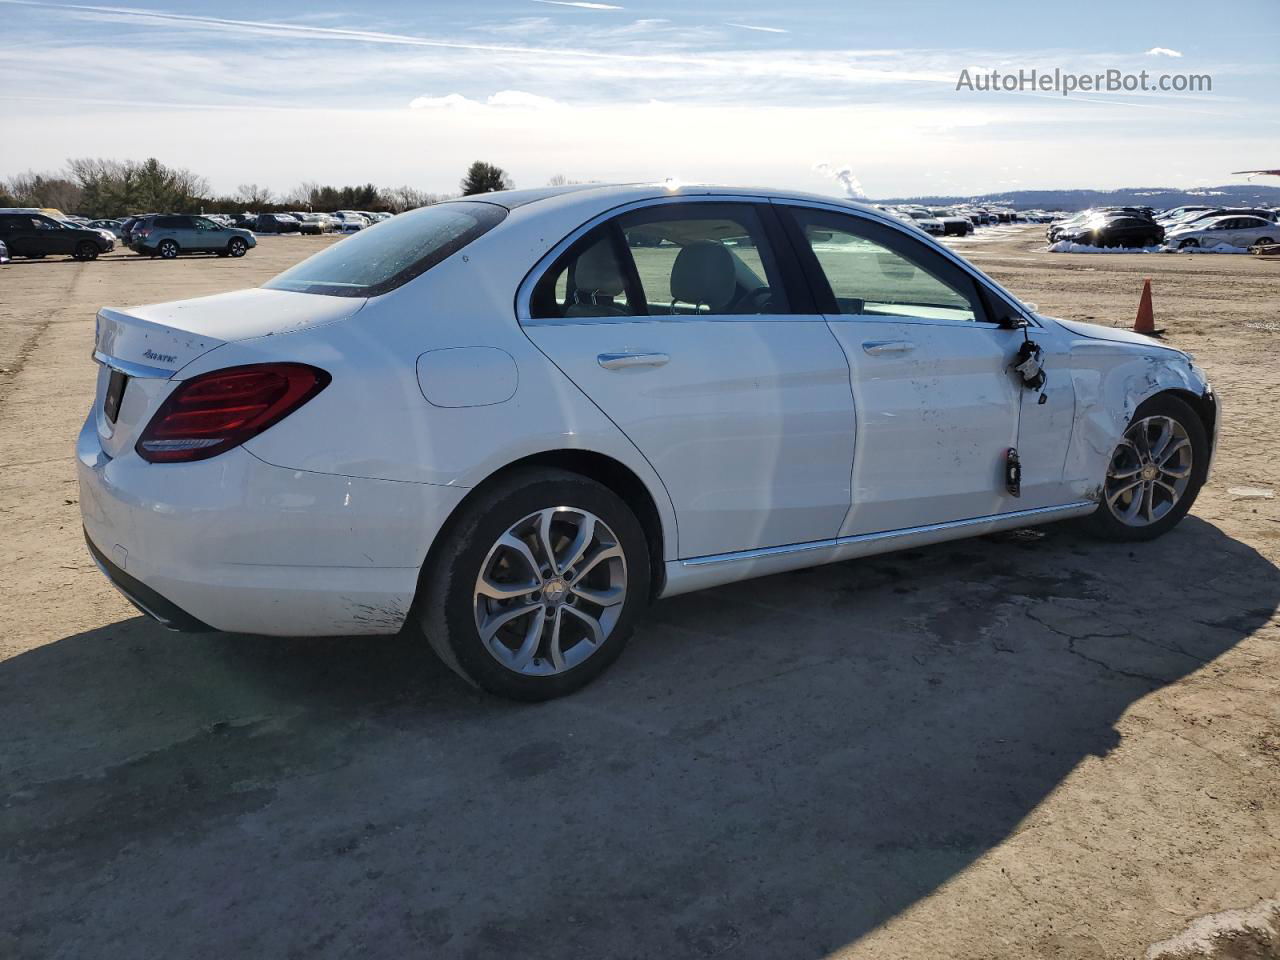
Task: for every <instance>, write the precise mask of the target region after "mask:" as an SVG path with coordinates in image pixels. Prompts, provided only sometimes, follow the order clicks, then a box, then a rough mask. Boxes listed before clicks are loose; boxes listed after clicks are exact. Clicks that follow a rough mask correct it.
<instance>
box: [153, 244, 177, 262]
mask: <svg viewBox="0 0 1280 960" xmlns="http://www.w3.org/2000/svg"><path fill="white" fill-rule="evenodd" d="M156 253H158V254H160V256H162V257H164V259H166V260H172V259H173V258H174V257H176V256H177V255H178V242H177V241H176V240H161V241H160V245H159V246H158V247H156Z"/></svg>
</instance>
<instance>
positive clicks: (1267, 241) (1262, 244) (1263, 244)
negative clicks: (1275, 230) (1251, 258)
mask: <svg viewBox="0 0 1280 960" xmlns="http://www.w3.org/2000/svg"><path fill="white" fill-rule="evenodd" d="M1273 243H1275V241H1274V240H1272V239H1271V238H1270V237H1263V238H1262V239H1261V240H1255V241H1254V242H1253V244H1252V245H1251V246H1250V247H1249V249H1250V251H1252V252H1253V253H1261V252H1262V251H1263V250H1265V249H1266V248H1267V247H1269V246H1271V245H1272V244H1273Z"/></svg>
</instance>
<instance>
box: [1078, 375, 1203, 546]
mask: <svg viewBox="0 0 1280 960" xmlns="http://www.w3.org/2000/svg"><path fill="white" fill-rule="evenodd" d="M1208 469H1209V440H1208V437H1207V435H1206V434H1205V429H1204V424H1203V423H1202V422H1201V420H1200V417H1199V416H1198V415H1197V414H1196V412H1195V411H1194V410H1192V409H1191V407H1189V406H1188V405H1187V404H1186V403H1184V402H1183V401H1182V400H1179V399H1178V398H1177V397H1174V396H1170V395H1168V394H1162V395H1160V396H1156V397H1152V398H1151V399H1150V400H1148V401H1147V402H1146V403H1144V404H1142V405H1141V406H1140V407H1138V409H1137V411H1136V412H1135V413H1134V415H1133V420H1132V421H1131V422H1130V424H1129V428H1128V429H1127V430H1126V431H1125V432H1124V436H1123V437H1122V438H1121V440H1120V443H1119V444H1117V445H1116V449H1115V451H1114V452H1113V453H1112V455H1111V462H1110V463H1109V464H1108V466H1107V478H1106V481H1105V482H1104V484H1103V490H1102V500H1101V502H1100V503H1099V504H1098V509H1097V510H1095V511H1094V512H1093V513H1092V514H1091V515H1089V516H1088V517H1086V518H1085V520H1084V526H1085V529H1086V530H1087V531H1088V532H1089V533H1092V534H1094V535H1095V536H1098V537H1101V538H1103V539H1105V540H1122V541H1123V540H1130V541H1132V540H1153V539H1155V538H1156V537H1158V536H1160V535H1161V534H1163V533H1167V532H1168V531H1169V530H1170V529H1172V528H1173V527H1174V526H1175V525H1176V524H1177V523H1178V521H1179V520H1181V519H1182V518H1183V517H1185V516H1186V515H1187V511H1188V510H1190V509H1191V505H1192V504H1193V503H1195V499H1196V495H1197V494H1198V493H1199V492H1200V488H1201V486H1203V485H1204V480H1205V475H1206V473H1207V472H1208Z"/></svg>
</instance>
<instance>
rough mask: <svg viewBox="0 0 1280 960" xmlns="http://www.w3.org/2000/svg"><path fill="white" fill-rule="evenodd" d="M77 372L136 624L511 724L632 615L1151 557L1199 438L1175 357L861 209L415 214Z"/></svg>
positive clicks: (189, 312)
mask: <svg viewBox="0 0 1280 960" xmlns="http://www.w3.org/2000/svg"><path fill="white" fill-rule="evenodd" d="M743 238H746V239H745V241H744V239H743ZM655 239H656V240H657V241H658V242H657V243H656V244H654V243H653V242H652V241H653V240H655ZM637 241H640V242H637ZM780 241H781V242H780ZM478 289H480V290H483V294H484V295H483V296H477V290H478ZM705 320H719V321H723V322H710V323H709V322H701V321H705ZM655 321H660V322H655ZM1029 340H1030V341H1032V342H1034V343H1035V344H1037V345H1039V346H1040V347H1041V349H1042V350H1043V352H1044V355H1045V356H1046V357H1047V358H1051V360H1050V369H1051V371H1052V372H1051V375H1050V377H1049V379H1048V382H1047V384H1046V383H1040V384H1039V385H1038V386H1037V385H1034V384H1032V383H1028V382H1027V381H1026V379H1025V378H1024V376H1023V375H1021V374H1019V373H1017V372H1015V365H1016V364H1017V358H1018V357H1019V355H1020V353H1021V352H1022V351H1024V350H1025V349H1026V347H1025V345H1026V343H1027V342H1028V341H1029ZM95 346H96V353H95V357H96V358H97V359H98V361H99V363H100V364H101V365H102V366H101V369H100V372H99V376H98V389H97V396H96V399H95V400H94V402H93V404H92V406H91V408H90V410H89V412H88V417H87V418H86V420H85V424H84V427H83V429H82V431H81V433H80V436H79V440H78V442H77V451H76V452H77V461H78V473H79V480H80V509H81V514H82V518H83V522H84V529H85V534H86V538H87V540H88V547H89V551H90V553H91V554H92V556H93V557H94V558H95V560H96V561H97V563H98V565H99V566H100V567H101V569H102V570H103V571H104V573H105V574H106V575H107V576H108V577H109V578H111V580H112V581H113V582H114V583H115V584H116V585H117V586H118V587H119V588H120V589H121V591H122V592H124V593H125V594H126V595H127V596H129V597H130V598H131V599H133V601H134V602H135V603H136V604H137V605H138V606H139V607H140V608H141V609H142V610H143V611H144V612H146V613H148V614H150V615H151V616H153V617H155V618H157V619H159V620H160V621H162V622H164V623H166V624H167V625H168V626H170V627H173V628H178V629H209V628H212V629H217V630H226V631H235V632H240V633H250V634H254V633H256V634H273V635H281V636H304V635H313V636H320V635H350V634H364V635H371V634H394V633H397V632H398V631H400V630H401V629H402V628H404V627H405V626H406V625H407V626H409V627H410V628H411V629H420V630H421V631H422V632H423V634H424V635H425V637H426V639H427V641H428V642H429V643H430V644H431V645H432V647H433V648H434V649H435V650H436V651H438V653H439V654H440V656H441V659H442V660H443V661H444V662H445V663H446V664H448V665H449V666H450V667H451V668H452V669H454V670H455V671H457V672H458V673H459V674H461V675H462V676H464V677H465V678H467V679H468V680H470V681H471V682H472V683H475V684H477V685H479V686H481V687H484V688H485V689H487V690H490V691H493V692H495V693H499V694H503V695H506V696H511V697H516V698H520V699H526V700H544V699H547V698H550V697H555V696H560V695H563V694H566V693H570V692H572V691H573V690H575V689H577V688H579V687H581V686H583V685H584V684H585V683H587V682H589V681H590V680H591V679H592V678H593V677H595V676H597V675H598V674H599V673H601V672H602V671H603V670H604V669H606V668H607V667H608V666H609V664H611V663H612V662H613V661H614V660H615V659H616V658H617V657H618V655H619V654H620V653H621V651H622V647H623V645H624V644H625V643H626V640H627V635H628V634H629V633H630V631H631V629H632V626H633V625H634V623H635V622H636V620H637V619H638V618H639V617H640V616H641V615H642V613H643V610H644V608H645V606H646V605H647V604H648V603H649V601H650V600H651V599H652V598H654V597H662V596H672V595H676V594H680V593H685V592H689V591H693V590H699V589H704V588H707V587H712V586H717V585H720V584H727V583H730V582H734V581H739V580H743V579H746V578H749V577H754V576H763V575H768V574H775V573H782V572H786V571H792V570H797V569H799V568H802V567H808V566H814V565H817V564H821V563H832V562H839V561H845V560H849V559H852V558H854V557H860V556H866V555H869V554H874V553H882V552H885V551H888V550H893V549H896V548H902V547H912V548H916V547H920V546H923V545H925V544H928V543H934V542H938V541H942V540H949V539H954V538H958V537H963V536H971V535H977V534H987V533H992V532H996V531H1001V530H1011V529H1015V528H1020V527H1025V526H1028V525H1033V524H1039V523H1045V522H1049V521H1055V520H1064V519H1068V518H1075V519H1077V520H1078V521H1079V522H1080V523H1081V524H1083V526H1084V529H1086V530H1087V531H1088V532H1090V533H1092V534H1093V535H1096V536H1099V537H1103V538H1107V539H1111V540H1118V541H1140V540H1149V539H1152V538H1154V537H1156V536H1159V535H1161V534H1163V533H1165V532H1167V531H1168V530H1170V529H1172V528H1173V527H1174V526H1175V525H1176V524H1177V523H1178V522H1179V521H1180V520H1181V519H1182V517H1183V516H1184V515H1185V514H1186V513H1187V511H1188V509H1189V508H1190V507H1191V505H1192V503H1193V502H1194V500H1195V498H1196V495H1197V493H1198V491H1199V489H1200V487H1201V485H1202V483H1203V482H1204V480H1205V477H1206V475H1207V470H1208V465H1209V461H1210V457H1211V455H1212V450H1213V445H1214V440H1215V438H1216V436H1217V433H1218V431H1217V421H1218V416H1217V410H1218V402H1217V399H1216V397H1215V395H1214V394H1213V392H1212V391H1211V390H1210V388H1209V386H1208V383H1207V381H1206V378H1205V376H1204V374H1203V372H1202V371H1200V370H1199V369H1198V368H1197V367H1196V366H1195V365H1194V363H1193V362H1192V359H1191V358H1190V357H1189V356H1188V355H1186V354H1185V353H1182V352H1181V351H1179V350H1176V349H1174V348H1172V347H1170V346H1168V345H1166V344H1163V343H1160V342H1157V341H1154V340H1151V339H1150V338H1146V337H1141V336H1139V335H1137V334H1133V333H1130V332H1129V331H1127V330H1119V329H1115V328H1112V327H1109V326H1095V325H1092V324H1087V323H1079V322H1074V321H1065V320H1055V319H1053V318H1050V317H1046V316H1043V315H1041V314H1038V313H1036V312H1035V311H1034V310H1033V309H1032V308H1030V307H1029V306H1027V305H1025V304H1022V303H1021V302H1019V301H1018V300H1017V298H1015V297H1014V296H1013V295H1012V294H1011V293H1009V291H1007V290H1005V289H1004V288H1003V287H1001V286H1000V285H999V284H997V283H996V282H995V281H993V280H991V279H990V278H989V277H987V276H986V275H985V274H983V273H982V272H981V271H980V270H978V269H977V268H976V267H974V266H973V265H972V264H971V263H968V262H967V261H965V260H964V259H962V258H960V257H958V256H957V255H955V254H954V253H953V252H952V251H950V250H948V249H947V248H946V247H944V246H942V245H941V244H939V243H937V242H935V241H933V240H932V239H930V238H929V237H927V236H925V235H924V234H923V233H921V232H920V231H919V230H915V229H911V228H909V227H906V226H905V225H903V224H902V223H900V222H898V221H896V220H895V219H893V218H892V217H889V216H886V215H883V214H881V213H879V212H877V211H875V210H873V209H871V208H870V207H867V206H864V205H861V204H855V203H852V202H849V201H840V200H834V199H832V198H829V197H814V196H804V195H797V194H791V193H785V192H779V191H764V190H743V189H741V188H732V189H719V188H714V187H708V186H703V185H700V186H698V187H696V188H685V189H679V188H677V189H668V188H667V187H665V186H663V185H629V186H607V185H599V186H589V187H578V188H575V189H572V190H563V191H555V190H545V189H538V190H533V191H511V192H502V193H490V194H484V195H483V196H482V197H477V198H471V197H468V198H464V199H459V200H452V201H447V202H443V203H437V204H434V205H432V206H429V207H424V208H422V209H419V210H414V211H411V212H408V213H405V214H402V215H400V216H398V217H395V218H394V219H393V220H391V221H390V222H387V223H383V224H380V225H379V226H378V227H377V228H376V229H372V230H368V231H363V232H361V233H359V234H357V235H356V236H354V237H351V238H349V239H347V240H344V241H343V242H342V243H339V244H334V245H332V246H328V247H326V248H325V249H323V250H321V251H319V252H317V253H316V254H315V255H314V256H312V257H310V258H309V259H307V260H304V261H302V262H301V263H299V264H297V265H295V266H294V267H292V268H290V269H289V270H287V271H285V272H284V273H282V274H280V275H279V276H277V277H276V278H274V279H273V280H271V281H268V282H267V283H265V284H264V285H263V286H262V287H260V288H257V289H251V290H241V291H238V292H235V293H226V294H221V295H218V296H212V297H202V298H200V299H197V300H189V301H184V302H177V303H166V304H159V305H155V306H144V307H132V308H129V309H118V308H104V309H103V310H101V311H99V313H98V320H97V342H96V345H95ZM922 371H926V372H927V375H928V389H913V388H911V384H913V383H918V381H919V378H920V376H921V372H922ZM744 385H746V389H744ZM1077 391H1087V393H1085V394H1083V395H1081V396H1077ZM855 398H856V400H855ZM855 402H856V405H857V415H856V416H855ZM855 424H856V438H855V429H854V428H855ZM407 439H408V442H406V440H407ZM855 439H856V443H855ZM1015 446H1016V447H1018V448H1019V449H1020V450H1021V452H1022V456H1021V471H1020V473H1019V472H1018V471H1017V470H1016V469H1014V468H1015V467H1016V466H1017V462H1016V461H1015V460H1013V459H1012V458H1011V457H1010V456H1009V453H1010V450H1011V448H1013V447H1015ZM851 477H852V481H851ZM855 491H856V493H855ZM125 557H127V561H128V562H127V566H126V565H125V563H124V562H123V560H122V558H125ZM672 615H676V616H678V615H679V614H678V612H677V613H675V614H672V613H670V612H669V613H668V616H672ZM704 655H706V652H705V651H704ZM714 655H723V656H725V657H732V656H735V655H737V654H736V653H735V652H734V651H732V650H730V649H729V648H728V647H727V646H726V645H725V644H720V645H719V646H718V648H717V652H716V654H714Z"/></svg>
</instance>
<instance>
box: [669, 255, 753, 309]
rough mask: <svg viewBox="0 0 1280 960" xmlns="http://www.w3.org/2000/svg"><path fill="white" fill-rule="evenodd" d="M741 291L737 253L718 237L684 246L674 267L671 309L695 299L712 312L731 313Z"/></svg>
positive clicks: (698, 303)
mask: <svg viewBox="0 0 1280 960" xmlns="http://www.w3.org/2000/svg"><path fill="white" fill-rule="evenodd" d="M737 292H738V277H737V271H736V269H735V264H734V256H733V253H732V252H731V251H730V250H729V248H728V247H726V246H725V245H724V244H722V243H719V242H717V241H715V240H695V241H693V242H692V243H690V244H688V245H687V246H685V247H682V248H681V249H680V252H679V253H678V254H677V255H676V262H675V263H674V264H673V265H672V267H671V299H672V301H673V302H672V305H671V312H672V313H674V312H675V304H676V302H679V303H691V304H693V305H694V306H695V307H706V308H707V310H708V311H709V312H711V313H713V314H714V313H727V312H729V306H730V305H731V304H732V303H733V301H734V299H735V297H736V295H737Z"/></svg>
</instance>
